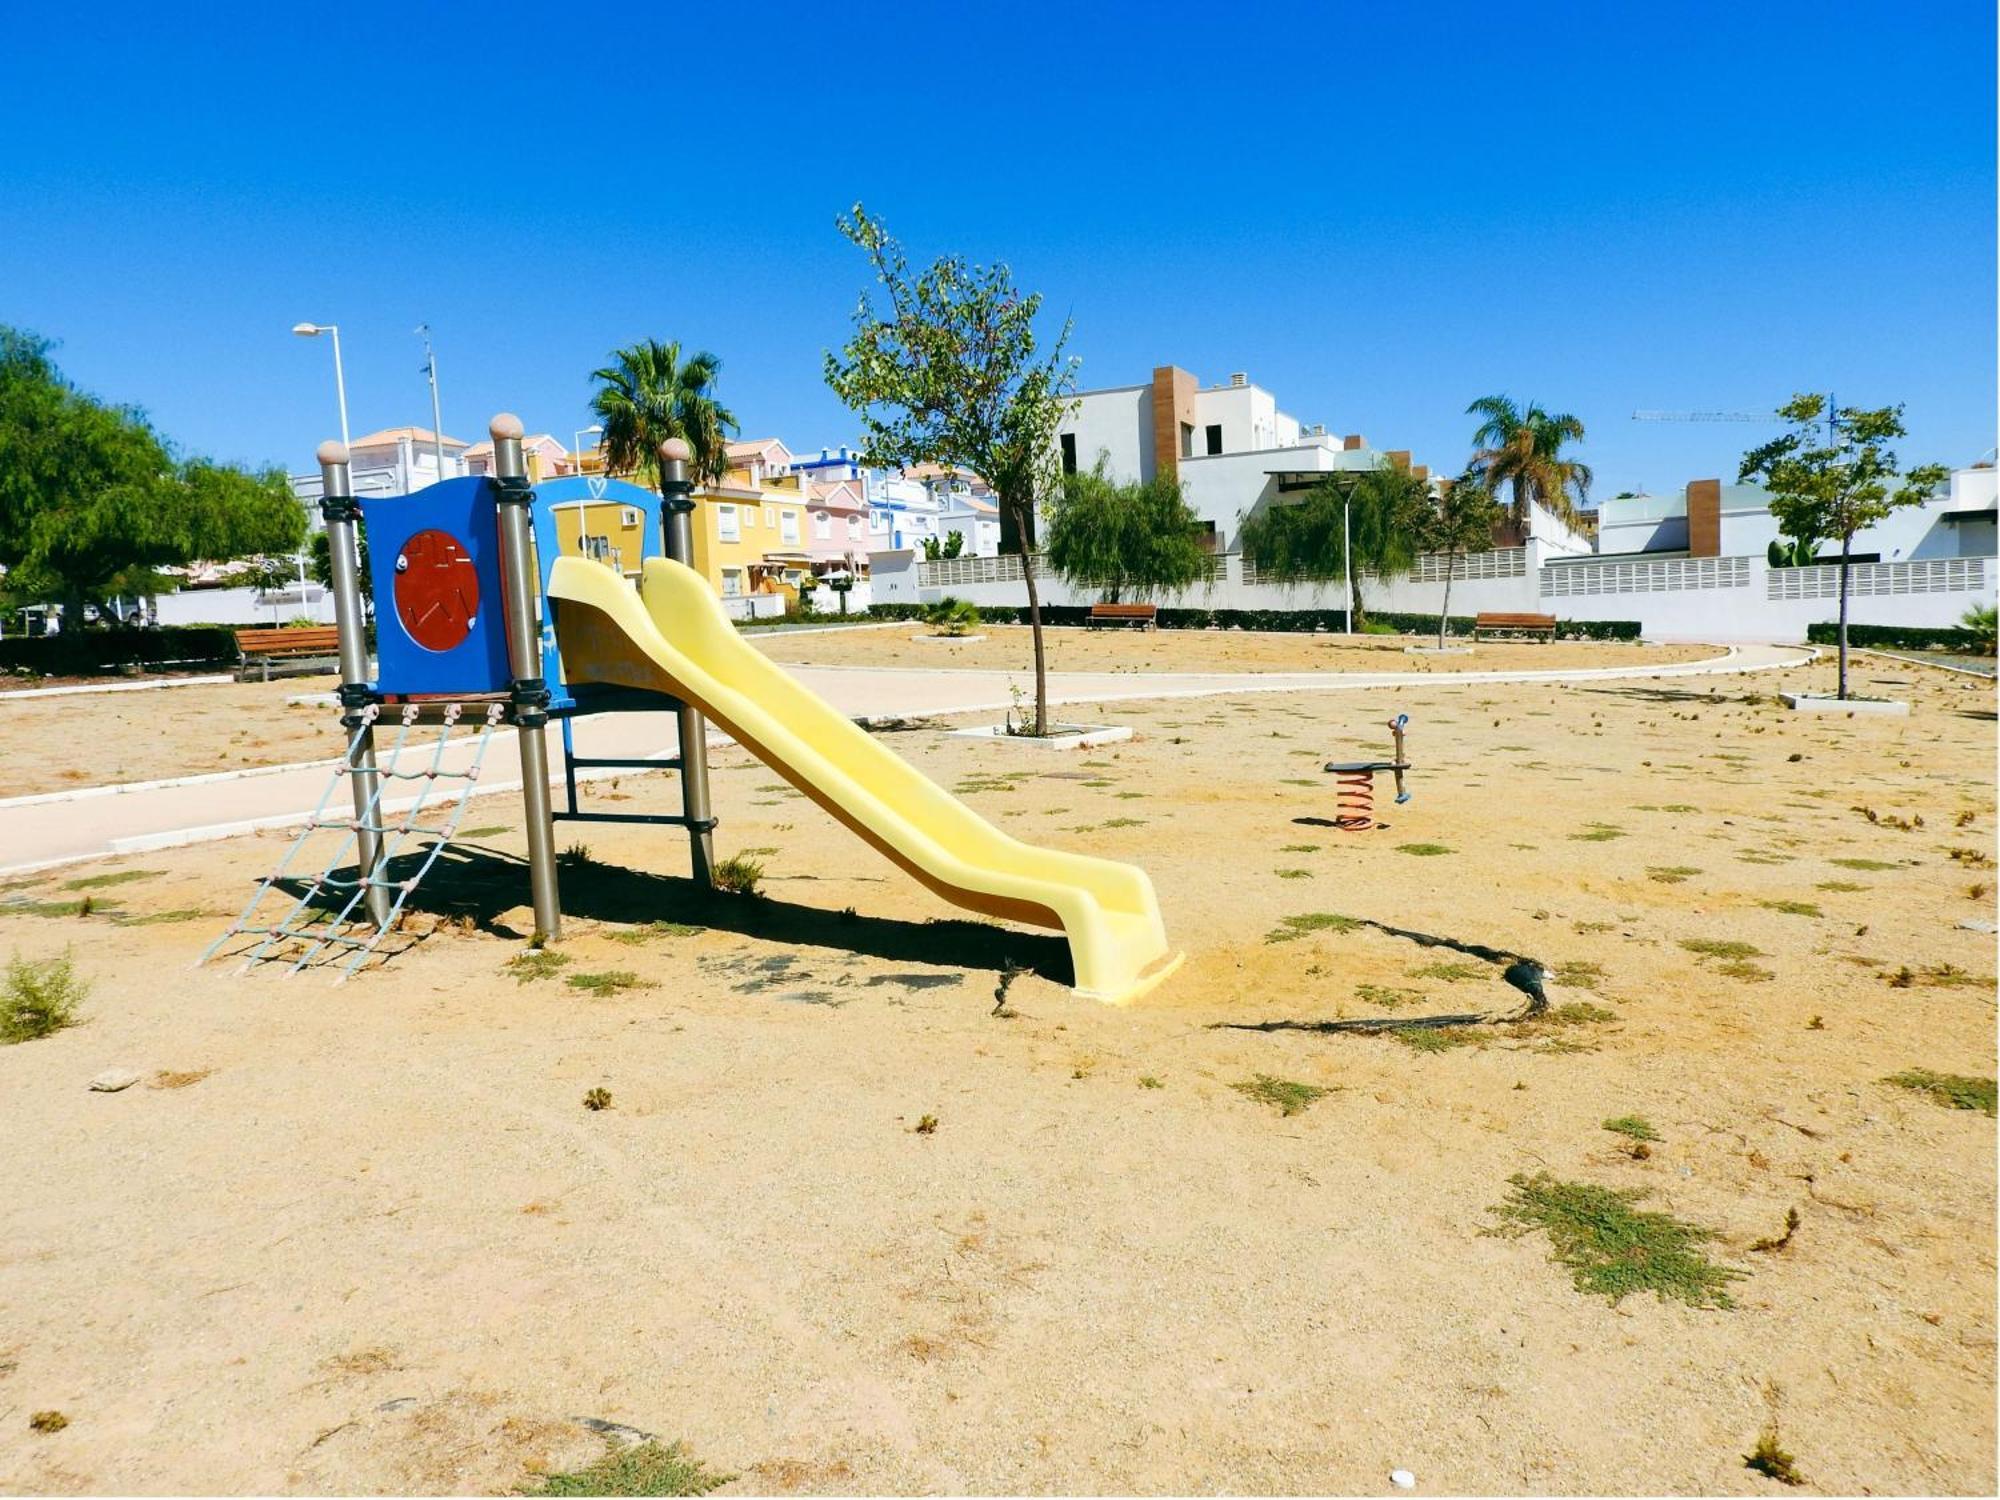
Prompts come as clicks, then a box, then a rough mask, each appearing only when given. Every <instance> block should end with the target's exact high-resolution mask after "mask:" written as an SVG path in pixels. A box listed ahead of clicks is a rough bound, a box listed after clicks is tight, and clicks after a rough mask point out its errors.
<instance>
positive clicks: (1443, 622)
mask: <svg viewBox="0 0 2000 1500" xmlns="http://www.w3.org/2000/svg"><path fill="white" fill-rule="evenodd" d="M1457 571H1458V554H1457V553H1456V552H1447V553H1445V555H1444V605H1443V607H1442V608H1440V609H1439V610H1438V650H1440V651H1442V650H1444V633H1445V631H1446V630H1448V629H1450V627H1451V576H1452V574H1454V573H1456V572H1457Z"/></svg>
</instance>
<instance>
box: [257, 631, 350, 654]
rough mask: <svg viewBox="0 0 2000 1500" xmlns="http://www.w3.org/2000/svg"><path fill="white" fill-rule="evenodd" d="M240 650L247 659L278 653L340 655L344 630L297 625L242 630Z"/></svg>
mask: <svg viewBox="0 0 2000 1500" xmlns="http://www.w3.org/2000/svg"><path fill="white" fill-rule="evenodd" d="M236 649H237V650H239V651H241V652H242V653H243V654H244V655H246V656H268V655H270V654H271V653H272V652H274V651H338V650H339V649H340V627H339V626H337V625H293V626H264V627H261V628H257V629H251V630H239V631H237V632H236Z"/></svg>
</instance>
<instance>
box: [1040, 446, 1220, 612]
mask: <svg viewBox="0 0 2000 1500" xmlns="http://www.w3.org/2000/svg"><path fill="white" fill-rule="evenodd" d="M1047 519H1048V524H1049V538H1048V560H1049V566H1050V567H1051V568H1053V569H1054V570H1055V571H1056V574H1057V575H1058V576H1059V577H1060V578H1062V580H1063V581H1064V582H1065V583H1068V584H1071V585H1074V586H1079V587H1083V588H1095V589H1100V590H1102V591H1103V594H1104V597H1105V599H1106V600H1108V601H1109V602H1111V603H1114V604H1115V603H1117V602H1118V600H1119V598H1120V596H1121V595H1124V594H1126V593H1128V592H1129V593H1132V594H1136V595H1138V596H1140V597H1142V598H1143V597H1145V596H1147V595H1152V594H1178V593H1180V592H1182V591H1183V590H1185V589H1187V588H1188V587H1190V586H1191V585H1193V584H1196V583H1199V582H1200V581H1201V580H1202V579H1204V578H1206V577H1207V576H1208V570H1209V567H1210V564H1211V562H1212V557H1211V555H1210V553H1209V550H1208V548H1207V547H1205V546H1203V545H1202V541H1201V536H1200V527H1201V522H1200V520H1199V518H1198V517H1197V516H1196V515H1195V513H1194V510H1193V508H1192V507H1190V506H1189V505H1188V503H1187V499H1186V497H1185V496H1184V495H1183V494H1182V493H1181V484H1180V481H1179V480H1178V479H1174V478H1170V477H1169V476H1167V475H1164V474H1161V475H1156V476H1154V477H1153V478H1152V479H1149V480H1146V481H1144V482H1143V483H1140V484H1119V483H1117V482H1116V481H1114V480H1113V479H1112V478H1111V477H1110V475H1109V474H1108V473H1106V471H1105V464H1104V462H1103V460H1101V459H1100V460H1099V462H1098V464H1097V467H1096V468H1094V469H1092V470H1091V471H1090V472H1089V473H1087V474H1065V475H1064V476H1063V482H1062V489H1061V491H1060V492H1059V493H1058V494H1057V495H1056V496H1055V498H1054V499H1053V500H1051V501H1050V503H1049V506H1048V511H1047Z"/></svg>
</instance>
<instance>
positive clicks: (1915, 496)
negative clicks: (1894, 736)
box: [1736, 393, 1947, 698]
mask: <svg viewBox="0 0 2000 1500" xmlns="http://www.w3.org/2000/svg"><path fill="white" fill-rule="evenodd" d="M1778 415H1779V416H1780V417H1781V418H1783V419H1784V420H1785V421H1786V422H1788V423H1790V424H1791V429H1792V430H1791V431H1790V432H1787V433H1785V434H1784V435H1783V436H1782V437H1776V438H1773V439H1772V440H1771V441H1770V442H1768V443H1765V444H1764V445H1763V446H1762V447H1760V448H1753V449H1751V450H1750V451H1749V452H1748V453H1746V454H1744V455H1743V466H1742V467H1741V468H1740V469H1739V470H1738V471H1737V474H1736V477H1737V479H1738V480H1739V481H1743V482H1746V483H1747V482H1749V481H1751V480H1758V481H1761V482H1762V483H1763V485H1764V487H1765V488H1766V489H1767V490H1769V491H1770V493H1771V515H1772V517H1773V519H1775V520H1776V521H1777V523H1778V525H1779V527H1780V528H1782V529H1783V531H1784V533H1785V535H1786V536H1793V537H1820V536H1823V537H1839V538H1840V696H1841V697H1842V698H1845V697H1846V696H1847V586H1848V571H1849V568H1850V567H1851V563H1850V560H1849V558H1850V554H1851V553H1852V552H1853V550H1854V536H1855V533H1856V532H1859V531H1861V530H1863V529H1864V528H1866V527H1869V526H1873V525H1874V524H1875V523H1876V522H1878V521H1881V520H1884V519H1885V518H1887V516H1888V515H1889V513H1890V512H1891V511H1895V510H1900V509H1902V508H1903V507H1904V506H1907V505H1921V504H1922V503H1923V502H1924V501H1925V500H1926V499H1928V498H1929V497H1930V495H1931V493H1932V492H1933V491H1935V490H1936V489H1937V487H1938V486H1939V485H1940V484H1942V483H1943V482H1944V479H1945V476H1946V473H1947V470H1946V469H1945V466H1944V465H1943V464H1923V465H1921V466H1919V467H1917V468H1914V469H1911V470H1910V471H1909V472H1908V473H1907V474H1904V475H1903V476H1902V481H1901V483H1900V484H1895V481H1896V478H1897V470H1896V455H1895V454H1894V453H1893V452H1892V451H1890V449H1889V448H1888V447H1887V446H1886V445H1887V444H1888V443H1889V442H1891V441H1892V440H1894V439H1896V438H1900V437H1904V436H1906V435H1907V434H1906V432H1905V429H1904V427H1903V408H1902V407H1900V406H1884V407H1877V408H1874V409H1872V410H1870V409H1865V408H1862V407H1858V406H1843V407H1841V408H1839V409H1838V410H1837V411H1832V412H1829V410H1828V402H1827V398H1826V397H1824V396H1819V395H1814V394H1811V393H1802V394H1800V395H1796V396H1794V397H1792V399H1791V400H1790V401H1788V402H1786V403H1785V404H1784V405H1783V406H1781V407H1779V408H1778ZM1892 484H1894V485H1895V487H1894V488H1891V485H1892Z"/></svg>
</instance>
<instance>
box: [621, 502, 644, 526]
mask: <svg viewBox="0 0 2000 1500" xmlns="http://www.w3.org/2000/svg"><path fill="white" fill-rule="evenodd" d="M639 520H640V517H639V507H638V506H636V505H621V506H620V507H619V508H618V524H619V525H620V526H625V527H632V526H637V525H638V524H639Z"/></svg>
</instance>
